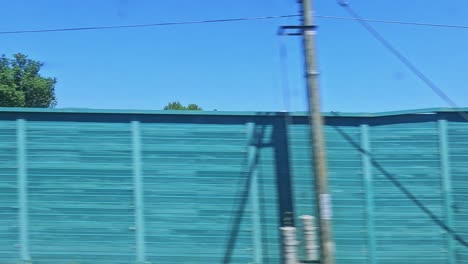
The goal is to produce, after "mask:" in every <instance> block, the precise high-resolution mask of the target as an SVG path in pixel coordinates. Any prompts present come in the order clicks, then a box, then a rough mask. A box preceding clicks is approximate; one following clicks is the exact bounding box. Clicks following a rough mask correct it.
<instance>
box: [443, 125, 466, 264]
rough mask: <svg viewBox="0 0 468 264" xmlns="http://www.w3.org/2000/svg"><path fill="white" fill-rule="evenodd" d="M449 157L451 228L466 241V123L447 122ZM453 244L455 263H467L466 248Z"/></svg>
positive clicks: (456, 243)
mask: <svg viewBox="0 0 468 264" xmlns="http://www.w3.org/2000/svg"><path fill="white" fill-rule="evenodd" d="M448 141H449V147H448V148H449V159H450V168H451V178H452V197H453V198H452V202H453V204H452V205H453V206H452V209H453V229H454V230H455V231H456V232H457V233H458V234H459V235H460V236H461V238H463V239H464V240H465V241H468V203H467V201H468V123H457V122H450V123H449V124H448ZM454 245H455V248H456V250H455V252H456V254H455V256H456V262H455V263H468V249H467V248H466V247H464V246H462V245H461V244H460V243H458V242H454Z"/></svg>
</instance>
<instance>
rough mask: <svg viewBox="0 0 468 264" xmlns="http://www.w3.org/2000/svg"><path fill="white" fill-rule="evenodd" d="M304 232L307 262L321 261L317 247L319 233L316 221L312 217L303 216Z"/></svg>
mask: <svg viewBox="0 0 468 264" xmlns="http://www.w3.org/2000/svg"><path fill="white" fill-rule="evenodd" d="M301 220H302V230H303V238H304V248H305V256H306V260H307V261H315V260H318V259H319V251H318V245H317V234H316V233H317V232H316V227H315V219H314V217H313V216H311V215H302V216H301Z"/></svg>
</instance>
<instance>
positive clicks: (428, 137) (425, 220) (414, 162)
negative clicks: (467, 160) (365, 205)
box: [369, 122, 448, 264]
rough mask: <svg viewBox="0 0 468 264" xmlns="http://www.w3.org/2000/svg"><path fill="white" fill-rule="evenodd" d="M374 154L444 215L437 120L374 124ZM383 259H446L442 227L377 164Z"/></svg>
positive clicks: (379, 254)
mask: <svg viewBox="0 0 468 264" xmlns="http://www.w3.org/2000/svg"><path fill="white" fill-rule="evenodd" d="M369 133H370V138H371V149H372V153H373V155H374V157H375V158H376V159H377V160H378V161H379V163H380V164H381V165H382V166H383V167H384V168H386V169H387V170H388V172H389V173H391V174H392V175H394V176H395V178H396V179H397V180H398V181H399V182H400V183H401V184H402V185H403V186H404V187H405V188H407V189H408V190H409V191H411V193H413V194H414V195H415V196H416V197H417V198H418V199H419V200H420V201H421V202H422V203H423V204H424V205H425V206H426V207H427V208H429V209H430V210H431V211H432V212H433V213H434V214H435V215H436V216H437V217H439V218H441V219H444V217H445V216H444V210H443V194H442V179H441V169H440V155H439V143H438V142H439V133H438V129H437V123H436V122H424V123H403V124H389V125H381V126H373V127H370V131H369ZM373 176H374V192H375V229H376V232H375V234H376V252H375V253H376V257H377V259H378V262H379V263H382V264H384V263H389V264H390V263H391V264H397V263H421V264H422V263H428V262H435V263H447V259H448V257H447V249H446V240H445V239H444V236H443V234H442V230H441V228H440V227H439V226H438V225H437V224H436V223H435V222H434V221H432V220H431V219H430V218H429V217H428V215H427V214H426V213H424V212H423V211H422V210H421V209H419V208H418V207H417V206H416V204H415V203H414V201H411V200H410V199H408V197H406V196H405V195H404V194H403V193H402V192H401V191H400V190H399V189H397V188H396V187H395V186H394V185H393V184H392V183H391V182H390V181H389V180H388V179H387V177H385V176H384V175H383V174H382V173H381V172H380V171H378V170H377V169H375V168H374V169H373Z"/></svg>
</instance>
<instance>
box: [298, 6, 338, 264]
mask: <svg viewBox="0 0 468 264" xmlns="http://www.w3.org/2000/svg"><path fill="white" fill-rule="evenodd" d="M299 1H300V2H301V11H302V32H303V34H302V35H303V40H304V55H305V69H306V82H307V91H308V102H309V112H310V124H311V126H312V127H311V129H310V138H311V140H312V157H313V160H314V162H313V164H314V175H315V194H316V200H317V207H318V214H319V221H318V223H319V233H320V263H321V264H333V263H334V262H335V260H334V250H335V244H334V242H333V235H332V210H331V199H330V194H329V193H328V176H327V163H326V155H325V143H324V136H323V128H322V125H323V119H322V115H321V113H320V98H319V83H318V72H317V63H316V58H315V43H314V38H315V29H314V20H313V14H312V0H299Z"/></svg>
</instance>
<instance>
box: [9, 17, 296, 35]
mask: <svg viewBox="0 0 468 264" xmlns="http://www.w3.org/2000/svg"><path fill="white" fill-rule="evenodd" d="M298 16H299V15H278V16H261V17H243V18H226V19H212V20H194V21H180V22H162V23H151V24H134V25H117V26H93V27H72V28H52V29H32V30H13V31H0V35H6V34H25V33H45V32H64V31H85V30H103V29H122V28H144V27H163V26H180V25H194V24H207V23H226V22H241V21H254V20H268V19H279V18H290V17H298Z"/></svg>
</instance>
